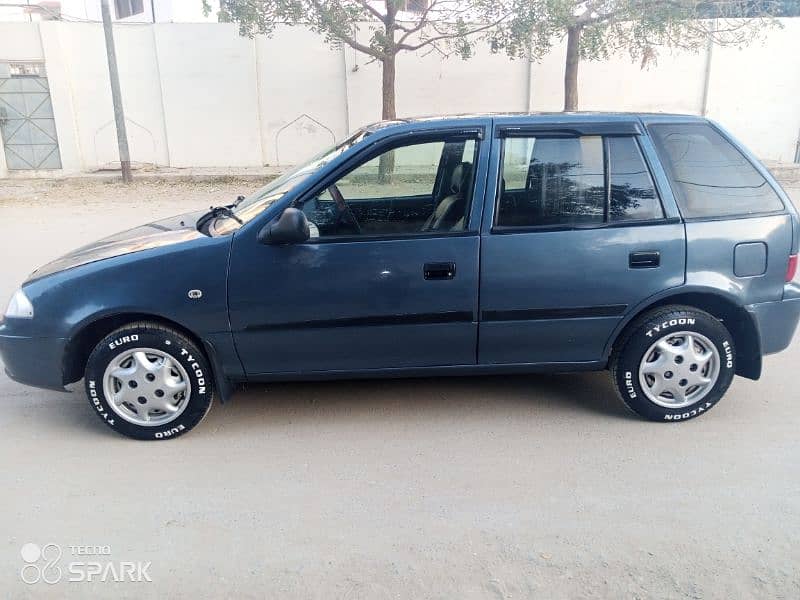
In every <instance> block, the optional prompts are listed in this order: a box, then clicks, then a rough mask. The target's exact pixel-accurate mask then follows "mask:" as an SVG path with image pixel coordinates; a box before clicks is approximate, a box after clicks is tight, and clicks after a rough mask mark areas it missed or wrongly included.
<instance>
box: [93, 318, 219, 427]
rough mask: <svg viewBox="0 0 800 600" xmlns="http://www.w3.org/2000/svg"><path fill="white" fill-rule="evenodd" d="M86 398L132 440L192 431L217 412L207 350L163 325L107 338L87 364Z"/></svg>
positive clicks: (126, 329) (143, 325)
mask: <svg viewBox="0 0 800 600" xmlns="http://www.w3.org/2000/svg"><path fill="white" fill-rule="evenodd" d="M85 385H86V394H87V395H88V397H89V401H90V402H91V404H92V407H93V408H94V409H95V412H96V413H97V415H98V416H99V417H100V418H101V419H102V420H103V422H104V423H106V425H108V426H109V427H111V428H112V429H114V430H115V431H118V432H119V433H122V434H124V435H127V436H129V437H132V438H136V439H141V440H161V439H169V438H173V437H177V436H179V435H182V434H184V433H186V432H187V431H189V430H190V429H192V428H193V427H194V426H195V425H197V424H198V423H199V422H200V421H202V420H203V417H205V415H206V414H207V413H208V411H209V409H210V408H211V403H212V399H213V393H214V390H213V383H212V377H211V369H210V366H209V364H208V361H207V360H206V358H205V356H204V355H203V353H202V352H201V350H200V349H199V348H198V347H197V345H196V344H194V343H193V342H192V341H191V340H189V339H188V338H186V336H184V335H182V334H181V333H179V332H177V331H175V330H173V329H170V328H168V327H163V326H161V325H159V324H157V323H149V322H141V323H134V324H131V325H127V326H125V327H122V328H120V329H117V330H116V331H114V332H112V333H111V334H109V335H108V336H106V337H105V338H104V339H103V340H102V341H101V342H100V343H99V344H98V345H97V346H96V347H95V349H94V351H93V352H92V354H91V356H90V357H89V360H88V362H87V365H86V374H85Z"/></svg>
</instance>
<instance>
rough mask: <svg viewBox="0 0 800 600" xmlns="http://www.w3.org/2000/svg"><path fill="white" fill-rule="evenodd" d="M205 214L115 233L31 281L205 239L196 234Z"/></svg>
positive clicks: (38, 273)
mask: <svg viewBox="0 0 800 600" xmlns="http://www.w3.org/2000/svg"><path fill="white" fill-rule="evenodd" d="M205 212H206V211H197V212H193V213H186V214H183V215H177V216H175V217H169V218H167V219H162V220H161V221H155V222H153V223H148V224H147V225H141V226H140V227H135V228H134V229H129V230H128V231H122V232H120V233H116V234H114V235H112V236H109V237H107V238H103V239H102V240H99V241H97V242H94V243H92V244H89V245H88V246H83V247H81V248H78V249H77V250H73V251H72V252H70V253H69V254H66V255H64V256H62V257H61V258H58V259H56V260H54V261H52V262H50V263H47V264H46V265H44V266H42V267H39V268H38V269H36V270H35V271H34V272H33V273H31V275H30V277H29V278H28V281H33V280H34V279H39V278H41V277H44V276H46V275H52V274H53V273H58V272H59V271H64V270H66V269H71V268H73V267H79V266H81V265H85V264H88V263H92V262H95V261H98V260H104V259H106V258H113V257H115V256H122V255H123V254H131V253H133V252H140V251H142V250H149V249H151V248H160V247H163V246H171V245H173V244H178V243H180V242H185V241H188V240H193V239H196V238H199V237H204V235H203V234H202V233H200V232H199V231H197V228H196V223H197V220H198V219H199V218H200V217H201V216H202V215H203V214H205Z"/></svg>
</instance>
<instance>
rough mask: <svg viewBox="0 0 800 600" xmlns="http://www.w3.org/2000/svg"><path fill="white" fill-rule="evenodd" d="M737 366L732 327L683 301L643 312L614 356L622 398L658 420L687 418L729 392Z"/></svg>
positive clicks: (613, 368)
mask: <svg viewBox="0 0 800 600" xmlns="http://www.w3.org/2000/svg"><path fill="white" fill-rule="evenodd" d="M734 372H735V349H734V345H733V338H732V337H731V335H730V332H729V331H728V330H727V328H726V327H725V326H724V325H723V324H722V323H721V322H720V321H719V320H717V319H716V318H714V317H713V316H712V315H710V314H708V313H707V312H704V311H702V310H699V309H696V308H692V307H689V306H679V305H673V306H665V307H663V308H660V309H655V310H653V311H651V312H649V313H646V314H645V315H643V316H642V317H640V318H638V319H637V320H636V321H635V322H634V323H632V324H631V325H630V326H629V327H628V329H627V330H626V331H625V333H624V334H623V336H622V338H621V339H620V342H619V344H618V345H617V348H616V351H615V352H614V355H613V357H612V360H611V375H612V377H613V379H614V385H615V387H616V389H617V393H618V394H619V396H620V398H622V400H623V402H625V404H626V405H628V407H629V408H631V409H632V410H633V411H634V412H636V413H638V414H639V415H641V416H643V417H645V418H646V419H650V420H653V421H685V420H686V419H692V418H694V417H697V416H699V415H701V414H702V413H704V412H706V411H708V410H709V409H711V408H712V407H713V406H714V405H715V404H716V403H717V402H718V401H719V400H720V399H721V398H722V396H723V395H724V394H725V392H726V391H727V389H728V387H729V386H730V384H731V381H732V380H733V375H734Z"/></svg>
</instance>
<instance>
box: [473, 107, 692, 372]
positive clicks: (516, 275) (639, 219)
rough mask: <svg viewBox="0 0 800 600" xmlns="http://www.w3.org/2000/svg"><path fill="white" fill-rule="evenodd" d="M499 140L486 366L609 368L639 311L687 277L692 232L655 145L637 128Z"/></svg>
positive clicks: (490, 231)
mask: <svg viewBox="0 0 800 600" xmlns="http://www.w3.org/2000/svg"><path fill="white" fill-rule="evenodd" d="M494 142H495V143H496V144H495V148H494V150H493V156H492V166H493V167H495V168H494V169H492V172H493V173H497V181H496V182H495V184H496V187H495V188H494V189H495V190H496V194H495V197H494V198H493V199H492V200H489V199H488V198H487V209H488V211H489V212H490V214H489V215H488V216H487V217H486V218H485V223H484V230H483V233H482V244H481V286H480V291H481V323H480V333H479V339H480V348H479V362H480V363H482V364H515V363H536V364H545V363H546V364H557V363H570V364H574V363H587V364H589V363H593V362H602V361H603V360H604V353H605V351H606V346H607V342H608V340H609V338H610V336H611V334H612V332H613V331H614V330H615V328H616V327H617V325H618V324H619V323H620V320H621V319H622V318H623V317H624V316H625V315H626V314H627V313H628V311H630V310H631V309H632V308H633V307H635V306H637V305H638V304H639V303H641V302H643V301H644V300H645V299H646V298H648V297H649V296H652V295H654V294H656V293H658V292H661V291H663V290H665V289H667V288H670V287H674V286H678V285H681V284H682V283H683V282H684V278H685V264H686V250H685V233H684V227H683V224H682V222H681V220H680V218H679V216H678V213H677V208H676V207H675V206H674V203H670V202H665V203H662V198H664V194H661V193H659V192H660V190H661V191H663V187H661V186H660V185H658V184H656V181H657V180H658V181H660V182H663V180H664V178H663V170H661V171H660V172H659V175H660V177H654V176H653V173H652V172H651V166H652V161H650V160H648V158H646V157H652V156H653V149H652V146H651V144H650V142H649V139H648V138H646V137H645V136H643V135H642V130H641V128H640V126H639V125H638V123H637V122H636V121H631V122H617V123H611V124H609V123H586V124H575V123H572V124H570V125H569V127H564V126H561V127H558V126H550V127H539V128H537V127H536V126H529V127H527V128H526V127H513V128H508V129H504V128H503V127H502V126H501V127H499V128H498V130H497V131H496V136H495V139H494ZM490 185H492V182H490ZM670 199H671V196H670Z"/></svg>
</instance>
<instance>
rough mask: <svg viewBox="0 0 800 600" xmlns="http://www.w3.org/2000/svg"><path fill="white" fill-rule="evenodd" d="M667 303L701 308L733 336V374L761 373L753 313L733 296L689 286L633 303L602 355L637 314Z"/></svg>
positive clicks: (755, 376)
mask: <svg viewBox="0 0 800 600" xmlns="http://www.w3.org/2000/svg"><path fill="white" fill-rule="evenodd" d="M669 304H682V305H685V306H691V307H693V308H698V309H700V310H703V311H705V312H707V313H709V314H710V315H712V316H713V317H715V318H717V319H719V320H720V321H722V323H723V324H724V325H725V327H726V328H727V329H728V331H730V332H731V335H732V336H733V343H734V347H735V348H736V374H737V375H740V376H742V377H746V378H748V379H758V378H759V377H760V376H761V337H760V336H759V333H758V327H757V325H756V322H755V320H754V319H753V316H752V315H751V314H750V313H749V312H748V311H747V309H745V308H744V306H742V305H741V304H739V303H738V302H737V301H736V300H735V298H734V297H733V296H730V295H727V294H724V293H721V292H720V291H718V290H709V289H692V290H682V291H680V292H678V291H676V292H674V293H670V294H667V295H665V296H662V297H659V298H651V299H650V300H649V301H647V302H646V303H644V304H643V305H639V306H637V307H636V308H635V309H634V310H632V311H631V312H630V313H629V314H628V315H627V317H626V318H625V319H623V321H622V322H620V324H619V325H618V326H617V328H616V329H615V330H614V333H613V334H612V335H611V337H610V339H609V342H608V343H607V344H606V358H608V357H609V356H610V355H611V353H612V352H613V351H614V350H615V347H616V344H617V343H618V341H619V340H620V339H622V336H623V333H624V332H625V330H626V329H627V328H628V326H629V325H630V324H631V323H633V322H634V321H635V320H636V319H638V318H639V317H640V316H641V315H643V314H644V313H646V312H649V311H651V310H653V309H656V308H660V307H662V306H667V305H669Z"/></svg>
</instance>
